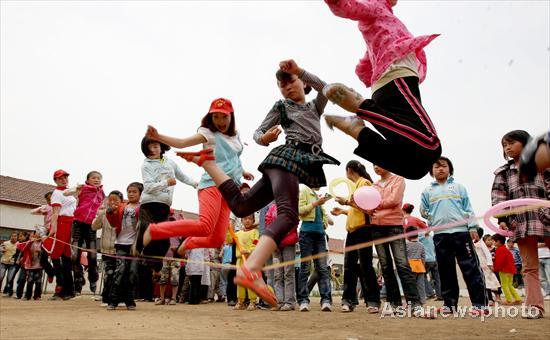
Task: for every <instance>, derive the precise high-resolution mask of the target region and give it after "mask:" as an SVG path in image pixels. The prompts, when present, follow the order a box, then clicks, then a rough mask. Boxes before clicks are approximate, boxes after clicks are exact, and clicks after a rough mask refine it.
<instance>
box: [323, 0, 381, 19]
mask: <svg viewBox="0 0 550 340" xmlns="http://www.w3.org/2000/svg"><path fill="white" fill-rule="evenodd" d="M386 1H387V0H363V1H358V0H325V2H326V3H327V5H328V7H329V8H330V10H331V11H332V13H334V15H336V16H339V17H341V18H345V19H351V20H355V21H361V20H368V19H371V18H372V17H374V13H375V10H376V9H377V8H382V6H384V2H386Z"/></svg>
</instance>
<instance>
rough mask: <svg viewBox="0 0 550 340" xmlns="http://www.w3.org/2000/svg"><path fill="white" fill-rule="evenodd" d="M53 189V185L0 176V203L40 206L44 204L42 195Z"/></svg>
mask: <svg viewBox="0 0 550 340" xmlns="http://www.w3.org/2000/svg"><path fill="white" fill-rule="evenodd" d="M53 189H55V185H51V184H45V183H38V182H33V181H27V180H24V179H20V178H14V177H9V176H1V175H0V201H7V202H12V203H18V204H27V205H33V206H40V205H42V204H45V203H46V200H45V199H44V195H45V194H46V193H47V192H48V191H52V190H53Z"/></svg>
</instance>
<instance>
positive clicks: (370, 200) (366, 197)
mask: <svg viewBox="0 0 550 340" xmlns="http://www.w3.org/2000/svg"><path fill="white" fill-rule="evenodd" d="M353 200H354V201H355V204H357V205H358V206H359V208H361V209H364V210H372V209H374V208H376V207H378V205H379V204H380V201H381V200H382V197H381V196H380V192H379V191H378V190H376V188H374V187H371V186H364V187H360V188H359V189H357V190H355V192H354V193H353Z"/></svg>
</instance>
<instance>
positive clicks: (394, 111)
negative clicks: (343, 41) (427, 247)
mask: <svg viewBox="0 0 550 340" xmlns="http://www.w3.org/2000/svg"><path fill="white" fill-rule="evenodd" d="M325 2H326V3H327V4H328V6H329V8H330V10H331V11H332V12H333V13H334V14H335V15H337V16H339V17H342V18H347V19H351V20H355V21H358V22H359V30H360V31H361V33H362V34H363V38H364V39H365V42H366V44H367V51H366V53H365V56H364V57H363V59H361V61H360V62H359V64H358V65H357V67H356V69H355V73H356V74H357V75H358V76H359V79H361V81H362V82H363V83H365V85H366V86H367V87H371V88H372V99H365V100H364V99H363V97H362V96H361V95H360V94H358V93H356V92H355V91H354V90H353V89H350V88H348V87H346V86H344V85H342V84H331V85H328V86H327V87H325V89H324V92H325V95H326V96H327V97H328V99H329V100H330V101H332V102H333V103H335V104H338V105H339V106H341V107H342V108H343V109H345V110H347V111H350V112H353V113H356V114H357V117H358V118H360V119H357V118H355V117H354V118H353V119H350V118H348V117H339V116H329V115H327V116H325V119H326V122H327V124H328V125H329V127H332V126H334V127H336V128H338V129H339V130H341V131H343V132H344V133H346V134H348V135H350V136H351V137H353V138H354V139H356V140H357V142H358V143H359V145H358V147H357V148H356V149H355V151H354V152H355V154H357V155H359V156H360V157H362V158H364V159H366V160H368V161H370V162H372V163H373V164H376V165H379V166H381V167H382V168H384V169H387V170H388V171H390V172H393V173H395V174H397V175H400V176H403V177H406V178H409V179H420V178H422V177H424V176H425V175H426V173H428V171H429V170H430V168H431V166H432V164H433V162H434V161H436V160H437V159H438V158H439V156H440V155H441V144H440V142H439V138H438V136H437V133H436V131H435V128H434V126H433V124H432V122H431V120H430V117H428V114H427V113H426V111H425V110H424V107H423V106H422V103H421V100H420V90H419V88H418V85H419V83H421V82H422V81H423V80H424V78H425V77H426V55H425V53H424V51H423V48H424V47H425V46H426V45H428V44H429V43H430V42H431V41H432V40H433V39H435V38H436V37H437V36H438V35H437V34H432V35H428V36H420V37H414V36H413V35H412V34H411V33H410V32H409V31H408V30H407V28H406V27H405V25H404V24H403V23H402V22H401V21H400V20H399V19H398V18H397V17H396V16H395V15H394V14H393V10H392V7H393V6H395V5H396V4H397V0H325ZM364 120H366V121H368V122H370V123H371V124H372V125H373V126H374V128H375V129H376V130H377V131H378V132H379V133H377V132H375V131H373V130H372V129H370V128H367V127H365V124H364V122H363V121H364Z"/></svg>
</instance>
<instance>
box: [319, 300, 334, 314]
mask: <svg viewBox="0 0 550 340" xmlns="http://www.w3.org/2000/svg"><path fill="white" fill-rule="evenodd" d="M321 311H323V312H332V306H331V305H330V303H329V302H323V304H322V305H321Z"/></svg>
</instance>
